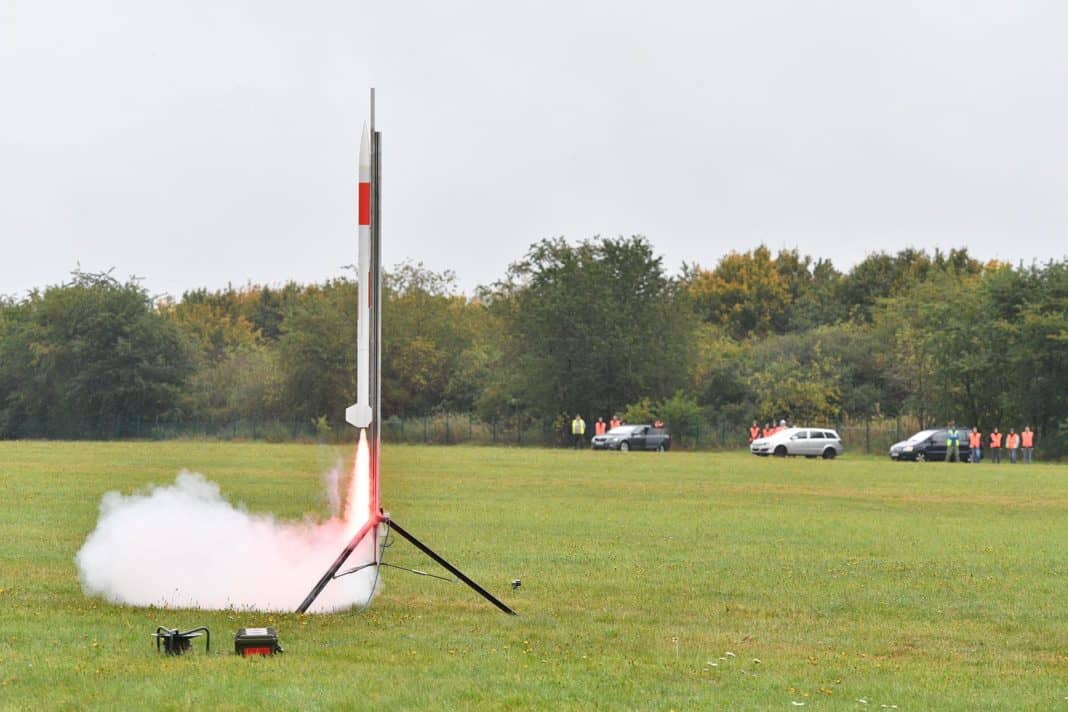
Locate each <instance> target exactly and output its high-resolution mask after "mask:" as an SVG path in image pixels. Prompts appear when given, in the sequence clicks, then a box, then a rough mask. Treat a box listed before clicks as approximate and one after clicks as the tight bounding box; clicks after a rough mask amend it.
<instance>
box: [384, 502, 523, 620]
mask: <svg viewBox="0 0 1068 712" xmlns="http://www.w3.org/2000/svg"><path fill="white" fill-rule="evenodd" d="M389 526H390V528H391V529H392V530H393V531H395V532H397V533H398V534H400V535H401V536H402V537H404V538H405V539H407V540H408V541H410V542H411V543H412V546H414V547H415V548H416V549H418V550H419V551H421V552H423V553H424V554H426V555H427V556H429V557H430V558H431V559H433V560H434V561H436V562H438V563H439V564H441V565H442V567H444V568H445V570H446V571H448V572H449V573H450V574H452V575H453V576H455V577H456V578H458V579H460V580H461V581H463V582H464V583H466V584H467V585H468V586H469V587H471V588H472V589H473V590H474V591H475V593H477V594H478V595H480V596H482V597H483V598H485V599H486V600H487V601H489V602H490V603H492V604H493V605H495V606H497V608H500V609H501V610H502V611H504V612H505V613H507V614H508V615H510V616H514V615H516V612H515V611H513V610H512V609H511V608H509V607H508V606H506V605H505V604H504V603H502V602H501V601H500V599H498V598H497V597H496V596H494V595H493V594H492V593H490V592H489V591H487V590H486V589H484V588H482V587H481V586H479V585H478V584H477V583H475V582H474V581H472V580H471V579H469V578H468V577H467V576H466V575H465V574H464V572H463V571H460V569H458V568H456V567H455V566H453V565H452V564H450V563H449V562H448V561H446V560H445V559H443V558H441V557H440V556H438V555H437V554H436V553H435V552H434V550H433V549H431V548H430V547H429V546H427V545H426V544H424V543H423V542H421V541H419V540H418V539H416V538H415V537H414V536H412V535H411V534H410V533H409V532H408V531H407V530H405V529H404V527H402V526H401V525H400V524H397V522H396V521H395V520H393V519H390V520H389Z"/></svg>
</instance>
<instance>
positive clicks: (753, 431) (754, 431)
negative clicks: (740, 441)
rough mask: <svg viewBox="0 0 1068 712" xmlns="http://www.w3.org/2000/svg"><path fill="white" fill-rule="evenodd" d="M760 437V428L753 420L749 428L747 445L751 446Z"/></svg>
mask: <svg viewBox="0 0 1068 712" xmlns="http://www.w3.org/2000/svg"><path fill="white" fill-rule="evenodd" d="M759 437H760V426H759V425H757V422H756V421H755V420H754V421H753V424H752V425H750V426H749V443H750V444H752V443H753V441H754V440H756V439H757V438H759Z"/></svg>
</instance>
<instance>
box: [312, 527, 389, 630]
mask: <svg viewBox="0 0 1068 712" xmlns="http://www.w3.org/2000/svg"><path fill="white" fill-rule="evenodd" d="M381 521H382V520H381V518H379V517H375V518H373V519H371V520H370V521H368V522H367V523H366V524H364V525H363V526H362V527H360V529H359V531H357V532H356V536H354V537H352V541H350V542H349V545H348V546H346V547H345V549H344V551H342V552H341V554H340V555H339V556H338V557H337V558H336V559H334V563H332V564H331V565H330V568H329V569H327V570H326V573H325V574H323V577H322V578H321V579H319V581H318V583H316V584H315V587H314V588H313V589H312V590H311V593H309V594H308V595H307V596H305V598H304V600H303V601H301V604H300V607H299V608H297V613H307V612H308V609H309V608H311V604H313V603H315V599H316V598H318V597H319V594H320V593H322V592H323V589H324V588H326V584H328V583H330V581H331V580H333V578H334V574H336V573H337V570H338V569H340V568H341V565H342V564H344V563H345V560H346V559H348V558H349V556H351V555H352V552H353V551H355V550H356V547H357V546H359V545H360V541H362V540H363V538H364V537H365V536H367V534H368V533H369V532H371V531H372V530H373V529H374V528H375V527H377V526H378V525H379V524H380V523H381ZM375 556H376V558H377V556H378V554H377V552H376V554H375Z"/></svg>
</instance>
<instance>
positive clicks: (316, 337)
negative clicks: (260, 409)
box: [278, 279, 356, 423]
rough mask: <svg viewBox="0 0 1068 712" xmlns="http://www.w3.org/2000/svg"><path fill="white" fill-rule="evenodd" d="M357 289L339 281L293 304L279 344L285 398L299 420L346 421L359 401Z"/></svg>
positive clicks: (291, 412) (311, 289)
mask: <svg viewBox="0 0 1068 712" xmlns="http://www.w3.org/2000/svg"><path fill="white" fill-rule="evenodd" d="M355 289H356V288H355V285H354V284H353V283H352V282H351V281H349V280H345V279H336V280H332V281H329V282H327V283H325V284H323V285H322V286H320V287H314V288H309V289H307V290H306V291H305V292H304V293H303V294H302V295H301V296H300V298H299V299H297V300H295V301H293V302H291V303H290V304H289V305H288V306H287V308H286V313H285V318H284V319H283V321H282V325H281V336H280V337H279V339H278V363H279V369H280V371H281V374H280V375H281V382H282V397H283V399H284V401H285V403H286V410H287V412H288V413H289V415H290V416H291V417H293V418H294V419H295V420H298V419H299V420H300V421H302V422H309V420H310V419H312V418H318V417H319V416H321V415H325V416H327V418H328V419H329V421H330V422H332V423H341V422H343V420H344V414H345V408H346V407H347V406H348V405H350V404H352V403H354V402H355V400H356V350H355V348H354V347H353V344H355V343H356V300H355V298H354V295H355Z"/></svg>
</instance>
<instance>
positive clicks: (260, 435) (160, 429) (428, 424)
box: [115, 413, 916, 453]
mask: <svg viewBox="0 0 1068 712" xmlns="http://www.w3.org/2000/svg"><path fill="white" fill-rule="evenodd" d="M323 426H324V424H322V423H320V424H318V425H317V424H316V423H314V422H312V421H310V420H309V421H304V420H298V419H293V420H268V421H239V422H234V423H209V422H203V421H196V420H190V421H173V422H155V423H151V424H145V423H141V424H133V425H132V426H129V427H123V428H121V430H120V432H118V433H116V434H115V437H117V438H124V437H129V438H149V439H160V440H164V439H173V438H208V439H220V440H265V441H268V442H292V441H303V442H315V441H319V442H329V443H343V442H352V441H354V440H355V439H356V430H355V429H354V428H350V427H348V426H347V425H344V424H342V425H333V426H330V427H323ZM830 426H831V427H835V428H836V429H837V430H838V433H839V434H840V435H841V436H842V440H843V442H844V443H845V445H846V448H847V449H849V450H851V451H859V452H867V453H884V452H886V451H887V450H888V449H889V447H890V445H891V444H892V443H895V442H897V441H898V440H901V439H902V438H904V437H907V436H908V435H910V434H911V433H912V432H914V431H915V429H916V428H915V426H914V424H912V423H909V422H906V421H902V420H896V421H886V420H881V421H867V422H860V423H855V422H851V423H832V424H830ZM747 428H748V423H735V422H728V421H720V422H715V423H704V424H702V425H701V427H700V428H698V429H697V430H696V431H694V432H691V433H672V437H673V446H674V447H675V448H677V449H684V450H726V449H736V448H744V447H746V446H747V443H748V431H747ZM592 430H593V424H592V423H588V424H587V440H588V439H589V435H590V433H592ZM382 440H383V441H384V442H389V443H409V444H422V445H463V444H469V445H502V446H512V447H569V446H571V437H570V435H569V433H568V431H567V430H566V428H556V427H554V426H553V424H552V422H551V421H547V420H542V419H536V418H530V417H528V416H524V415H517V416H511V417H505V418H498V419H496V420H481V419H479V418H478V417H476V416H474V415H473V414H469V413H438V414H435V415H427V416H417V417H410V418H399V417H391V418H388V419H386V420H385V421H384V423H383V425H382Z"/></svg>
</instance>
